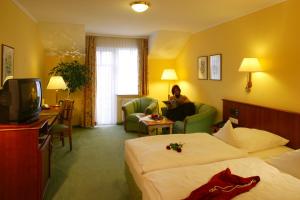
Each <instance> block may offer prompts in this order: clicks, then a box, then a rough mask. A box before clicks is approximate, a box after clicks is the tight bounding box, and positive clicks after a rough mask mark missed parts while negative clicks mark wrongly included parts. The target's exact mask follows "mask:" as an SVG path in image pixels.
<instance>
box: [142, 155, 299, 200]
mask: <svg viewBox="0 0 300 200" xmlns="http://www.w3.org/2000/svg"><path fill="white" fill-rule="evenodd" d="M226 168H229V169H230V170H231V172H232V174H235V175H239V176H242V177H250V176H259V177H260V182H258V184H257V185H256V186H255V187H254V188H252V189H251V190H250V191H249V192H245V193H242V194H240V195H238V196H236V197H235V198H234V199H236V200H248V199H249V200H253V199H264V200H277V199H278V200H281V199H289V200H297V199H298V200H299V199H300V193H299V191H300V180H299V179H297V178H295V177H293V176H291V175H289V174H286V173H282V172H280V171H279V170H278V169H276V168H275V167H272V166H271V165H268V164H267V163H266V162H264V161H262V160H261V159H258V158H250V157H249V158H240V159H233V160H226V161H220V162H216V163H210V164H204V165H193V166H186V167H180V168H171V169H164V170H158V171H153V172H149V173H147V174H145V175H144V190H143V199H144V200H162V199H163V200H176V199H184V198H186V197H188V196H189V195H190V193H191V192H192V191H193V190H195V189H197V188H198V187H200V186H201V185H203V184H205V183H207V182H208V181H209V180H210V178H211V177H212V176H213V175H215V174H217V173H218V172H220V171H222V170H224V169H226Z"/></svg>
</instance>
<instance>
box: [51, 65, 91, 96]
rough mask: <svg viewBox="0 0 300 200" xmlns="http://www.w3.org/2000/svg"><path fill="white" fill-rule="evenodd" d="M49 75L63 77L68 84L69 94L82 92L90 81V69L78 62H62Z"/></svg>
mask: <svg viewBox="0 0 300 200" xmlns="http://www.w3.org/2000/svg"><path fill="white" fill-rule="evenodd" d="M49 75H57V76H62V77H63V79H64V81H65V82H66V84H67V86H68V90H69V94H70V93H73V92H75V91H76V90H81V89H82V87H83V86H85V85H86V84H87V83H88V81H89V69H88V67H86V66H85V65H83V64H80V63H79V62H78V61H77V60H74V61H71V62H60V63H59V64H58V65H57V66H56V67H54V68H53V69H51V70H50V72H49Z"/></svg>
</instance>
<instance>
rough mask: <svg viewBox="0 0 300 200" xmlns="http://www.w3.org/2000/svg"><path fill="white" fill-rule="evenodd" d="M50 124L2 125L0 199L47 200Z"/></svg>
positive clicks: (0, 141) (46, 122) (39, 121)
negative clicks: (44, 197) (45, 195)
mask: <svg viewBox="0 0 300 200" xmlns="http://www.w3.org/2000/svg"><path fill="white" fill-rule="evenodd" d="M50 139H51V136H50V135H49V134H48V121H47V119H42V118H40V120H38V121H36V122H33V123H31V124H18V125H4V124H0V162H1V163H0V199H1V200H14V199H23V200H27V199H28V200H29V199H30V200H40V199H43V195H44V192H45V190H46V186H47V182H48V179H49V177H50V154H51V143H50Z"/></svg>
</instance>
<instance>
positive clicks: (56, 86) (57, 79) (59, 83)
mask: <svg viewBox="0 0 300 200" xmlns="http://www.w3.org/2000/svg"><path fill="white" fill-rule="evenodd" d="M47 89H49V90H65V89H67V85H66V83H65V81H64V79H63V77H62V76H52V77H51V78H50V81H49V83H48V85H47Z"/></svg>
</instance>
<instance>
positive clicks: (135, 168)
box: [125, 133, 248, 190]
mask: <svg viewBox="0 0 300 200" xmlns="http://www.w3.org/2000/svg"><path fill="white" fill-rule="evenodd" d="M175 142H181V143H184V145H183V148H182V152H181V153H178V152H176V151H173V150H166V146H167V145H168V144H170V143H175ZM247 155H248V154H247V153H246V152H244V151H241V150H239V149H237V148H235V147H233V146H231V145H228V144H226V143H224V142H222V141H221V140H219V139H217V138H215V137H214V136H211V135H209V134H206V133H193V134H173V135H157V136H147V137H142V138H135V139H129V140H126V141H125V161H126V163H127V165H128V167H129V169H130V172H131V174H132V176H133V178H134V180H135V182H136V184H137V186H138V187H139V188H140V189H141V190H142V182H143V177H142V175H143V174H145V173H147V172H151V171H154V170H160V169H166V168H173V167H180V166H188V165H195V164H204V163H210V162H215V161H220V160H227V159H233V158H241V157H245V156H247Z"/></svg>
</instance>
